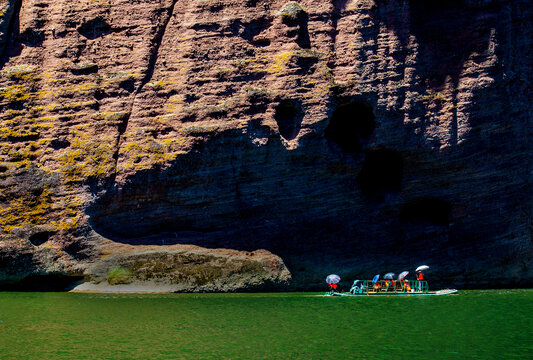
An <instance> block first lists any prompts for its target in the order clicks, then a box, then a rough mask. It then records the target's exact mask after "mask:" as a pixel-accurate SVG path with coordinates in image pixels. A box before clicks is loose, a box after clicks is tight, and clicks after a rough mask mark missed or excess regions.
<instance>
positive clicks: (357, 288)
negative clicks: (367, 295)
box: [350, 280, 363, 294]
mask: <svg viewBox="0 0 533 360" xmlns="http://www.w3.org/2000/svg"><path fill="white" fill-rule="evenodd" d="M350 292H351V293H352V294H361V293H362V292H363V282H362V281H361V280H355V281H354V282H353V285H352V287H351V289H350Z"/></svg>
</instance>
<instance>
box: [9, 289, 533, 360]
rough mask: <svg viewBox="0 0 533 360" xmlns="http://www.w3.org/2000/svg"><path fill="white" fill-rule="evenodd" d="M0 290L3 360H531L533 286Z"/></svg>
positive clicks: (532, 342)
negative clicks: (341, 294) (423, 291)
mask: <svg viewBox="0 0 533 360" xmlns="http://www.w3.org/2000/svg"><path fill="white" fill-rule="evenodd" d="M308 295H309V294H292V293H291V294H200V295H195V294H170V295H101V294H98V295H95V294H69V293H0V359H333V358H345V359H532V358H533V290H492V291H464V292H461V293H460V294H459V295H452V296H436V297H431V296H428V297H391V298H384V297H381V298H326V297H317V296H308Z"/></svg>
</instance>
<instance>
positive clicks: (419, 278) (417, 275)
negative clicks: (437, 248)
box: [416, 270, 424, 291]
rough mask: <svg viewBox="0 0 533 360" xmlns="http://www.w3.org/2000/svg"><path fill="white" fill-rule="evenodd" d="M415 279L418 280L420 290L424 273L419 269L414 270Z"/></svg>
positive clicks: (420, 289)
mask: <svg viewBox="0 0 533 360" xmlns="http://www.w3.org/2000/svg"><path fill="white" fill-rule="evenodd" d="M416 280H418V291H422V281H423V280H424V273H423V272H422V271H421V270H419V271H417V272H416Z"/></svg>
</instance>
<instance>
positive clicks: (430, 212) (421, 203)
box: [400, 197, 452, 226]
mask: <svg viewBox="0 0 533 360" xmlns="http://www.w3.org/2000/svg"><path fill="white" fill-rule="evenodd" d="M451 212H452V205H451V204H450V203H449V202H448V201H446V200H441V199H437V198H434V197H420V198H416V199H411V200H409V201H406V202H405V203H404V204H403V205H402V207H401V208H400V220H401V221H405V222H418V223H424V222H425V223H431V224H433V225H443V226H445V225H448V224H449V223H450V217H451Z"/></svg>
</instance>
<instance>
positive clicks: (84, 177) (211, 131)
mask: <svg viewBox="0 0 533 360" xmlns="http://www.w3.org/2000/svg"><path fill="white" fill-rule="evenodd" d="M532 18H533V10H532V9H531V6H530V4H529V1H525V0H523V1H522V0H518V1H504V0H457V1H443V0H435V1H431V2H428V1H417V0H398V1H385V0H328V1H311V0H302V1H300V2H298V3H295V2H289V3H287V1H277V0H275V1H265V0H248V1H232V0H225V1H222V0H192V1H181V0H157V1H131V0H119V1H105V0H103V1H96V0H81V1H76V2H73V1H65V0H59V1H51V0H25V1H1V2H0V32H1V33H2V34H0V50H2V49H4V51H3V58H2V62H1V70H0V72H1V77H0V109H1V110H0V124H1V126H0V146H1V147H0V227H1V228H0V229H1V230H0V266H1V268H0V281H3V282H5V283H6V282H13V281H18V280H20V279H22V278H24V277H26V276H28V275H36V274H37V275H43V274H61V275H69V276H80V275H85V276H86V277H87V279H88V280H91V281H93V282H94V283H98V282H100V283H104V282H105V281H106V275H105V272H109V271H111V269H112V268H113V266H119V267H122V268H125V269H126V271H129V274H133V275H132V276H133V278H134V280H131V281H134V282H135V281H138V282H140V283H142V282H143V281H145V280H146V281H148V280H147V279H144V278H143V276H144V275H142V274H141V273H139V272H138V271H137V270H139V269H152V268H153V267H154V266H156V265H154V264H156V263H158V264H159V263H161V264H165V263H168V264H174V265H173V267H172V269H174V270H172V271H171V270H168V271H167V270H165V269H167V268H166V267H165V266H163V265H161V266H159V265H157V266H159V267H160V268H161V269H159V268H158V269H159V270H158V271H156V273H157V274H158V275H157V276H155V277H156V278H157V279H158V280H157V281H156V282H159V283H160V284H165V286H170V287H171V288H172V289H174V290H177V291H191V290H199V289H200V290H202V291H217V290H226V291H234V290H242V289H261V288H262V287H261V286H263V288H269V289H273V288H280V289H313V288H317V287H319V286H321V283H322V282H323V278H324V276H325V275H327V274H328V273H331V272H336V273H339V274H340V275H341V276H342V277H343V278H346V279H350V278H369V277H371V276H373V275H374V274H375V273H378V272H380V271H381V272H386V271H396V272H400V271H402V270H404V269H408V270H409V269H413V268H414V267H416V265H419V264H421V263H428V265H430V266H431V267H432V269H433V273H431V274H429V275H430V279H431V280H432V281H433V284H435V285H439V284H443V285H444V284H446V285H455V286H457V287H472V286H490V287H495V286H496V287H498V286H502V287H507V286H517V285H519V286H531V285H533V281H532V279H533V277H532V275H533V270H532V255H533V252H532V236H531V235H532V227H531V209H532V199H533V196H532V193H531V180H532V179H531V169H532V164H531V153H532V151H531V145H530V143H529V138H530V137H531V135H532V134H531V115H532V114H531V105H530V104H531V101H532V93H533V86H532V82H531V64H532V63H533V57H532V40H531V39H532V38H533V32H532ZM146 247H148V248H149V250H147V248H146ZM224 249H226V250H224ZM260 249H263V250H261V251H258V250H260ZM147 251H148V252H147ZM191 251H192V252H193V253H194V252H196V253H197V254H201V256H200V255H198V258H197V259H196V260H195V261H196V262H195V264H196V265H195V266H199V268H202V266H203V265H202V264H204V263H205V269H209V270H205V269H204V268H202V269H204V270H205V271H207V272H208V273H209V274H211V275H212V276H211V275H209V276H204V275H198V274H199V273H198V272H195V273H194V274H193V273H190V274H189V273H187V274H186V271H185V270H184V269H185V268H187V267H186V266H185V267H183V261H182V260H179V259H178V260H177V257H180V256H181V258H183V256H184V255H183V254H184V253H186V252H187V253H189V252H191ZM228 252H231V253H232V254H233V255H231V256H236V257H237V258H238V259H239V260H238V261H245V260H246V259H248V260H246V261H250V262H251V263H250V264H252V265H253V266H252V265H250V264H248V265H250V266H248V265H247V266H245V267H244V268H245V269H244V270H242V271H241V270H238V269H237V268H238V266H236V265H235V261H233V262H232V261H229V260H227V261H226V260H224V261H222V260H220V261H219V260H217V259H219V258H224V259H226V258H227V257H228V256H229V255H228V254H229V253H228ZM147 254H150V255H149V256H148V255H147ZM176 254H181V255H179V256H178V255H176ZM258 254H259V255H258ZM176 256H177V257H176ZM214 257H215V258H216V259H215V258H214ZM159 258H160V259H161V261H158V260H157V259H159ZM167 258H168V259H167ZM170 258H172V259H170ZM181 258H180V259H181ZM164 259H167V260H168V261H166V260H164ZM169 259H170V260H169ZM199 259H200V260H199ZM202 259H203V260H202ZM213 259H215V260H216V261H215V260H213ZM136 261H137V262H136ZM238 261H237V262H238ZM269 262H273V263H275V264H277V265H276V266H273V267H272V266H271V267H270V268H269V267H268V266H267V265H265V264H267V263H269ZM141 263H142V264H144V265H142V264H141ZM230 263H231V264H230ZM168 264H167V267H168ZM257 264H259V265H257ZM256 265H257V266H256ZM157 266H156V267H157ZM265 266H266V267H265ZM267 268H268V271H267V270H265V269H267ZM95 269H96V270H95ZM176 269H178V270H176ZM179 269H181V270H179ZM236 269H237V270H236ZM239 269H240V268H239ZM146 271H148V270H146ZM232 271H233V272H232ZM289 272H290V274H289ZM254 273H255V275H253V274H254ZM213 274H214V275H213ZM217 274H218V275H217ZM232 274H233V275H232ZM234 274H240V275H235V276H234ZM145 275H146V274H145ZM202 276H203V277H202ZM232 276H234V277H232ZM291 277H292V282H290V281H289V279H291ZM135 279H136V280H135ZM143 279H144V280H143ZM128 281H129V280H128ZM150 281H152V280H150ZM169 284H170V285H169ZM287 284H291V287H287V286H288V285H287ZM141 285H142V284H141ZM141 285H139V286H141Z"/></svg>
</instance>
